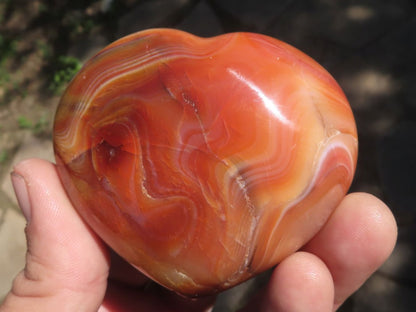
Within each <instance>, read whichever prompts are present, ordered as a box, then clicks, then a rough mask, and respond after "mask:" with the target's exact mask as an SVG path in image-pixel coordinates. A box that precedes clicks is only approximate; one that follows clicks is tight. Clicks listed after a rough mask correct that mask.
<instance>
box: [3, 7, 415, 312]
mask: <svg viewBox="0 0 416 312" xmlns="http://www.w3.org/2000/svg"><path fill="white" fill-rule="evenodd" d="M152 27H173V28H178V29H182V30H186V31H189V32H191V33H194V34H196V35H200V36H214V35H218V34H221V33H224V32H233V31H251V32H259V33H263V34H267V35H270V36H273V37H276V38H278V39H281V40H283V41H286V42H288V43H290V44H292V45H294V46H295V47H297V48H299V49H300V50H302V51H304V52H306V53H307V54H309V55H310V56H312V57H313V58H314V59H315V60H317V61H318V62H319V63H321V64H322V65H323V66H324V67H325V68H326V69H327V70H328V71H329V72H330V73H331V74H332V75H333V76H334V77H335V79H336V80H337V81H338V82H339V84H340V85H341V87H342V88H343V89H344V91H345V93H346V95H347V97H348V99H349V101H350V103H351V106H352V109H353V111H354V114H355V117H356V121H357V127H358V132H359V140H360V154H359V160H358V169H357V174H356V178H355V181H354V183H353V186H352V191H366V192H370V193H372V194H374V195H376V196H378V197H380V198H381V199H383V200H384V201H386V202H387V203H388V204H389V206H390V207H391V209H392V211H393V213H394V214H395V216H396V218H397V221H398V224H399V240H398V243H397V246H396V248H395V250H394V252H393V255H392V256H391V257H390V259H389V260H388V261H387V262H386V263H385V264H384V265H383V267H382V268H381V269H380V270H379V271H377V272H376V273H375V274H374V275H373V276H372V277H371V278H370V280H368V282H367V283H366V284H365V285H364V286H363V287H362V288H361V289H360V290H359V291H358V292H357V293H356V294H355V295H354V296H352V297H351V298H350V299H349V300H348V301H347V302H346V303H345V304H344V306H343V307H342V308H341V309H340V310H341V311H377V312H383V311H409V312H410V311H416V205H415V204H414V203H415V202H416V182H415V179H416V178H415V177H416V60H415V56H416V3H415V1H413V0H384V1H380V0H356V1H353V0H343V1H334V0H281V1H278V0H147V1H146V0H95V1H94V0H88V1H87V0H86V1H81V0H71V1H70V0H0V302H1V300H2V298H3V297H4V295H5V294H6V292H7V291H8V289H9V287H10V285H11V281H12V279H13V277H14V276H15V275H16V274H17V272H18V271H20V270H21V269H22V268H23V265H24V255H25V249H26V246H25V239H24V231H23V229H24V226H25V221H24V219H23V217H22V215H21V213H20V211H19V209H18V207H17V203H16V200H15V199H14V195H13V190H12V187H11V184H10V181H9V173H10V171H11V170H12V165H13V164H14V163H16V162H18V161H19V160H21V159H24V158H28V157H41V158H45V159H49V160H51V161H53V152H52V139H51V138H52V130H51V129H52V123H53V116H54V111H55V109H56V106H57V104H58V102H59V95H60V94H61V93H62V91H63V90H64V89H65V86H66V85H67V83H68V82H69V80H70V79H71V77H72V76H73V75H74V74H75V73H76V72H77V71H78V70H79V69H80V67H81V66H82V64H83V63H84V62H85V61H86V60H87V59H88V58H89V57H91V56H92V55H94V54H95V53H96V52H98V51H99V50H100V49H101V48H103V47H104V46H105V45H107V44H108V43H110V42H112V41H113V40H115V39H117V38H119V37H121V36H124V35H127V34H129V33H131V32H135V31H138V30H142V29H146V28H152ZM359 256H360V255H357V257H359ZM264 279H267V277H263V278H260V279H258V280H255V281H251V282H249V283H247V284H244V285H242V286H240V287H238V288H236V289H233V290H231V291H229V292H227V293H225V294H223V295H221V296H220V298H219V299H218V302H217V304H216V307H215V311H234V310H235V309H236V307H238V306H239V305H240V304H242V303H243V302H244V300H245V298H247V295H246V292H247V291H248V292H250V291H251V289H253V288H256V287H258V285H261V284H262V283H263V282H264Z"/></svg>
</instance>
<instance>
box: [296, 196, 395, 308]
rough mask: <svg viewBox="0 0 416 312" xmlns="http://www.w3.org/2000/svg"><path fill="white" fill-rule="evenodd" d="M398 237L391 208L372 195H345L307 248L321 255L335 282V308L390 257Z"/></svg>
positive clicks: (306, 249)
mask: <svg viewBox="0 0 416 312" xmlns="http://www.w3.org/2000/svg"><path fill="white" fill-rule="evenodd" d="M396 238H397V226H396V222H395V220H394V217H393V215H392V213H391V211H390V210H389V208H388V207H387V206H386V205H385V204H384V203H383V202H381V201H380V200H378V199H377V198H375V197H374V196H372V195H369V194H364V193H356V194H350V195H348V196H346V197H345V198H344V200H343V201H342V202H341V204H340V205H339V207H338V208H337V209H336V211H335V212H334V213H333V214H332V216H331V218H330V219H329V220H328V222H327V224H326V225H325V227H324V228H323V229H322V230H321V231H320V232H319V233H318V234H317V235H316V236H315V237H314V238H313V239H312V240H311V241H310V242H309V243H308V244H307V245H306V246H305V248H304V250H305V251H308V252H311V253H313V254H315V255H316V256H318V257H319V258H321V259H322V260H323V261H324V262H325V264H326V265H327V266H328V268H329V270H330V272H331V275H332V278H333V280H334V285H335V300H334V310H335V309H337V308H338V307H339V306H340V305H341V304H342V303H343V302H344V301H345V299H346V298H347V297H349V296H350V295H351V294H352V293H353V292H354V291H356V290H357V289H358V288H359V287H360V286H361V285H362V284H363V283H364V282H365V280H366V279H367V278H368V277H369V276H370V275H371V274H372V273H373V272H374V271H375V270H376V269H377V268H378V267H379V266H380V265H381V264H382V263H383V262H384V261H385V260H386V259H387V257H388V256H389V255H390V253H391V252H392V250H393V247H394V245H395V242H396Z"/></svg>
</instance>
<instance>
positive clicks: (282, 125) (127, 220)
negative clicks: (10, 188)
mask: <svg viewBox="0 0 416 312" xmlns="http://www.w3.org/2000/svg"><path fill="white" fill-rule="evenodd" d="M54 145H55V153H56V161H57V165H58V170H59V174H60V177H61V179H62V181H63V185H64V187H65V189H66V191H67V193H68V195H69V197H70V199H71V201H72V203H73V204H74V206H75V207H76V209H77V210H78V211H79V213H80V214H81V216H82V217H83V218H84V219H85V220H86V222H87V223H88V224H89V225H90V226H91V227H92V229H93V230H94V231H95V232H96V233H98V235H99V236H100V237H101V238H102V239H103V240H104V241H105V242H107V243H108V244H109V245H110V246H111V247H112V248H113V249H114V250H115V251H116V252H118V253H119V254H120V255H121V256H122V257H124V258H125V259H126V260H127V261H128V262H130V263H131V264H132V265H134V266H135V267H136V268H138V269H139V270H140V271H142V272H143V273H144V274H146V275H147V276H149V277H150V278H152V279H153V280H155V281H156V282H158V283H160V284H162V285H164V286H165V287H167V288H169V289H172V290H174V291H176V292H178V293H181V294H184V295H188V296H198V295H203V294H210V293H215V292H218V291H221V290H224V289H226V288H229V287H231V286H233V285H235V284H238V283H241V282H242V281H244V280H246V279H248V278H250V277H252V276H253V275H255V274H258V273H260V272H262V271H264V270H266V269H268V268H270V267H272V266H273V265H275V264H277V263H278V262H279V261H281V260H282V259H283V258H285V257H286V256H288V255H289V254H291V253H293V252H295V251H296V250H297V249H299V248H300V247H301V246H302V245H303V244H305V243H306V242H307V241H308V240H309V239H310V238H311V237H312V236H313V235H315V234H316V233H317V231H319V229H320V228H321V227H322V226H323V224H324V223H325V222H326V220H327V219H328V217H329V215H330V214H331V212H332V211H333V209H334V208H335V207H336V206H337V204H338V203H339V202H340V200H341V199H342V198H343V196H344V195H345V193H346V192H347V190H348V188H349V185H350V183H351V180H352V178H353V174H354V170H355V163H356V157H357V133H356V128H355V123H354V118H353V115H352V112H351V109H350V106H349V104H348V102H347V99H346V98H345V95H344V94H343V92H342V91H341V89H340V87H339V86H338V84H337V83H336V82H335V81H334V79H333V78H332V77H331V76H330V75H329V74H328V73H327V72H326V71H325V70H324V69H323V68H322V67H321V66H320V65H318V64H317V63H316V62H315V61H313V60H312V59H311V58H309V57H308V56H306V55H305V54H303V53H302V52H300V51H298V50H296V49H295V48H293V47H291V46H289V45H287V44H285V43H283V42H281V41H279V40H276V39H273V38H269V37H266V36H263V35H259V34H252V33H232V34H226V35H222V36H218V37H214V38H208V39H206V38H199V37H196V36H193V35H191V34H188V33H185V32H182V31H177V30H169V29H151V30H146V31H142V32H139V33H135V34H133V35H130V36H128V37H125V38H123V39H120V40H118V41H116V42H114V43H113V44H111V45H109V46H108V47H106V48H105V49H104V50H102V51H101V52H100V53H98V54H97V55H96V56H95V57H94V58H92V59H91V60H90V61H89V62H88V63H87V64H86V65H85V66H84V68H83V69H82V70H81V71H80V72H79V73H78V75H77V76H76V77H75V79H74V80H73V81H72V82H71V84H70V86H69V87H68V89H67V90H66V92H65V94H64V95H63V97H62V100H61V103H60V105H59V108H58V111H57V113H56V119H55V125H54Z"/></svg>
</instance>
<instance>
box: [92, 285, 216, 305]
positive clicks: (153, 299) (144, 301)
mask: <svg viewBox="0 0 416 312" xmlns="http://www.w3.org/2000/svg"><path fill="white" fill-rule="evenodd" d="M149 285H150V286H149V287H148V288H146V289H143V288H137V287H130V286H127V285H126V284H124V283H119V282H110V283H109V285H108V288H107V293H106V296H105V299H104V302H103V304H102V306H101V308H100V309H99V310H98V312H130V311H141V312H182V311H187V312H208V311H210V310H211V308H212V306H213V304H214V300H215V297H214V296H208V297H203V298H199V299H188V298H185V297H181V296H179V295H177V294H175V293H173V292H171V291H169V290H167V289H164V288H162V287H161V286H159V285H156V284H155V283H151V284H149Z"/></svg>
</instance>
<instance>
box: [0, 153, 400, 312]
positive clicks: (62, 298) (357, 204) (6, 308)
mask: <svg viewBox="0 0 416 312" xmlns="http://www.w3.org/2000/svg"><path fill="white" fill-rule="evenodd" d="M12 181H13V185H14V188H15V192H16V195H17V198H18V201H19V205H20V207H21V209H22V211H23V213H24V215H25V217H26V218H27V226H26V231H25V232H26V237H27V246H28V249H27V255H26V266H25V268H24V269H23V270H22V272H20V273H19V275H18V276H17V277H16V278H15V280H14V282H13V286H12V288H11V290H10V292H9V294H8V295H7V297H6V299H5V301H4V302H3V304H2V305H1V306H0V312H11V311H43V312H48V311H68V312H71V311H77V312H83V311H85V312H87V311H99V312H106V311H144V312H146V311H153V312H155V311H156V312H162V311H208V310H209V308H210V306H212V303H213V302H214V300H215V298H213V297H209V298H203V299H198V300H193V301H192V300H188V299H184V298H181V297H179V296H177V295H175V294H173V293H171V292H169V291H167V290H163V289H162V288H161V287H158V286H156V285H155V284H154V283H152V282H150V281H149V280H148V279H147V278H145V277H144V276H143V275H141V274H140V273H138V272H137V271H136V270H134V269H132V268H131V267H129V266H128V265H127V264H126V263H124V262H123V261H122V260H121V259H120V258H118V257H117V256H115V255H114V254H111V253H110V252H109V250H108V249H107V247H106V246H105V244H104V243H103V242H102V241H101V240H100V239H99V238H98V237H97V236H96V235H95V234H94V233H93V232H92V231H91V230H90V229H89V227H88V226H87V225H86V224H85V223H84V222H83V221H82V220H81V219H80V217H79V216H78V214H77V213H76V211H75V209H74V208H73V207H72V205H71V203H70V201H69V199H68V197H67V196H66V193H65V191H64V190H63V188H62V185H61V183H60V180H59V178H58V175H57V172H56V168H55V165H53V164H52V163H49V162H47V161H44V160H40V159H30V160H26V161H24V162H22V163H20V164H18V165H16V167H15V168H14V171H13V173H12ZM396 238H397V226H396V222H395V220H394V217H393V215H392V213H391V212H390V210H389V209H388V207H387V206H386V205H385V204H384V203H383V202H381V201H380V200H378V199H377V198H375V197H373V196H372V195H369V194H364V193H354V194H349V195H347V196H346V197H345V198H344V199H343V201H342V202H341V203H340V205H339V206H338V207H337V208H336V210H335V212H334V213H333V214H332V216H331V218H330V220H328V222H327V224H326V225H325V226H324V228H323V229H322V230H321V231H320V232H319V233H318V234H317V235H316V236H315V237H314V238H313V239H312V240H311V241H310V242H309V243H308V244H307V245H306V246H304V248H303V249H302V250H301V251H299V252H296V253H295V254H293V255H291V256H289V257H288V258H286V259H285V260H284V261H283V262H281V263H280V264H279V265H278V266H277V267H276V269H275V270H274V272H273V274H272V276H271V279H270V282H269V284H268V285H267V286H266V287H265V288H264V289H262V290H261V291H260V292H259V293H258V294H257V295H256V296H254V298H253V299H252V301H251V302H250V303H249V304H248V306H247V307H246V308H245V309H244V310H243V311H256V310H257V311H266V312H269V311H270V312H271V311H285V312H286V311H287V312H291V311H296V312H299V311H308V312H313V311H320V312H325V311H335V310H336V309H337V308H338V307H339V306H340V305H341V304H342V302H344V301H345V300H346V299H347V298H348V296H350V295H351V294H352V293H353V292H355V291H356V290H357V289H358V288H359V287H360V286H361V285H362V284H363V283H364V282H365V281H366V279H367V278H368V277H369V276H370V275H371V274H372V273H373V272H374V271H375V270H376V269H377V268H378V267H379V266H380V265H381V264H382V263H383V262H384V261H385V260H386V259H387V257H388V256H389V255H390V253H391V252H392V249H393V247H394V244H395V242H396ZM110 263H111V266H110Z"/></svg>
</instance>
